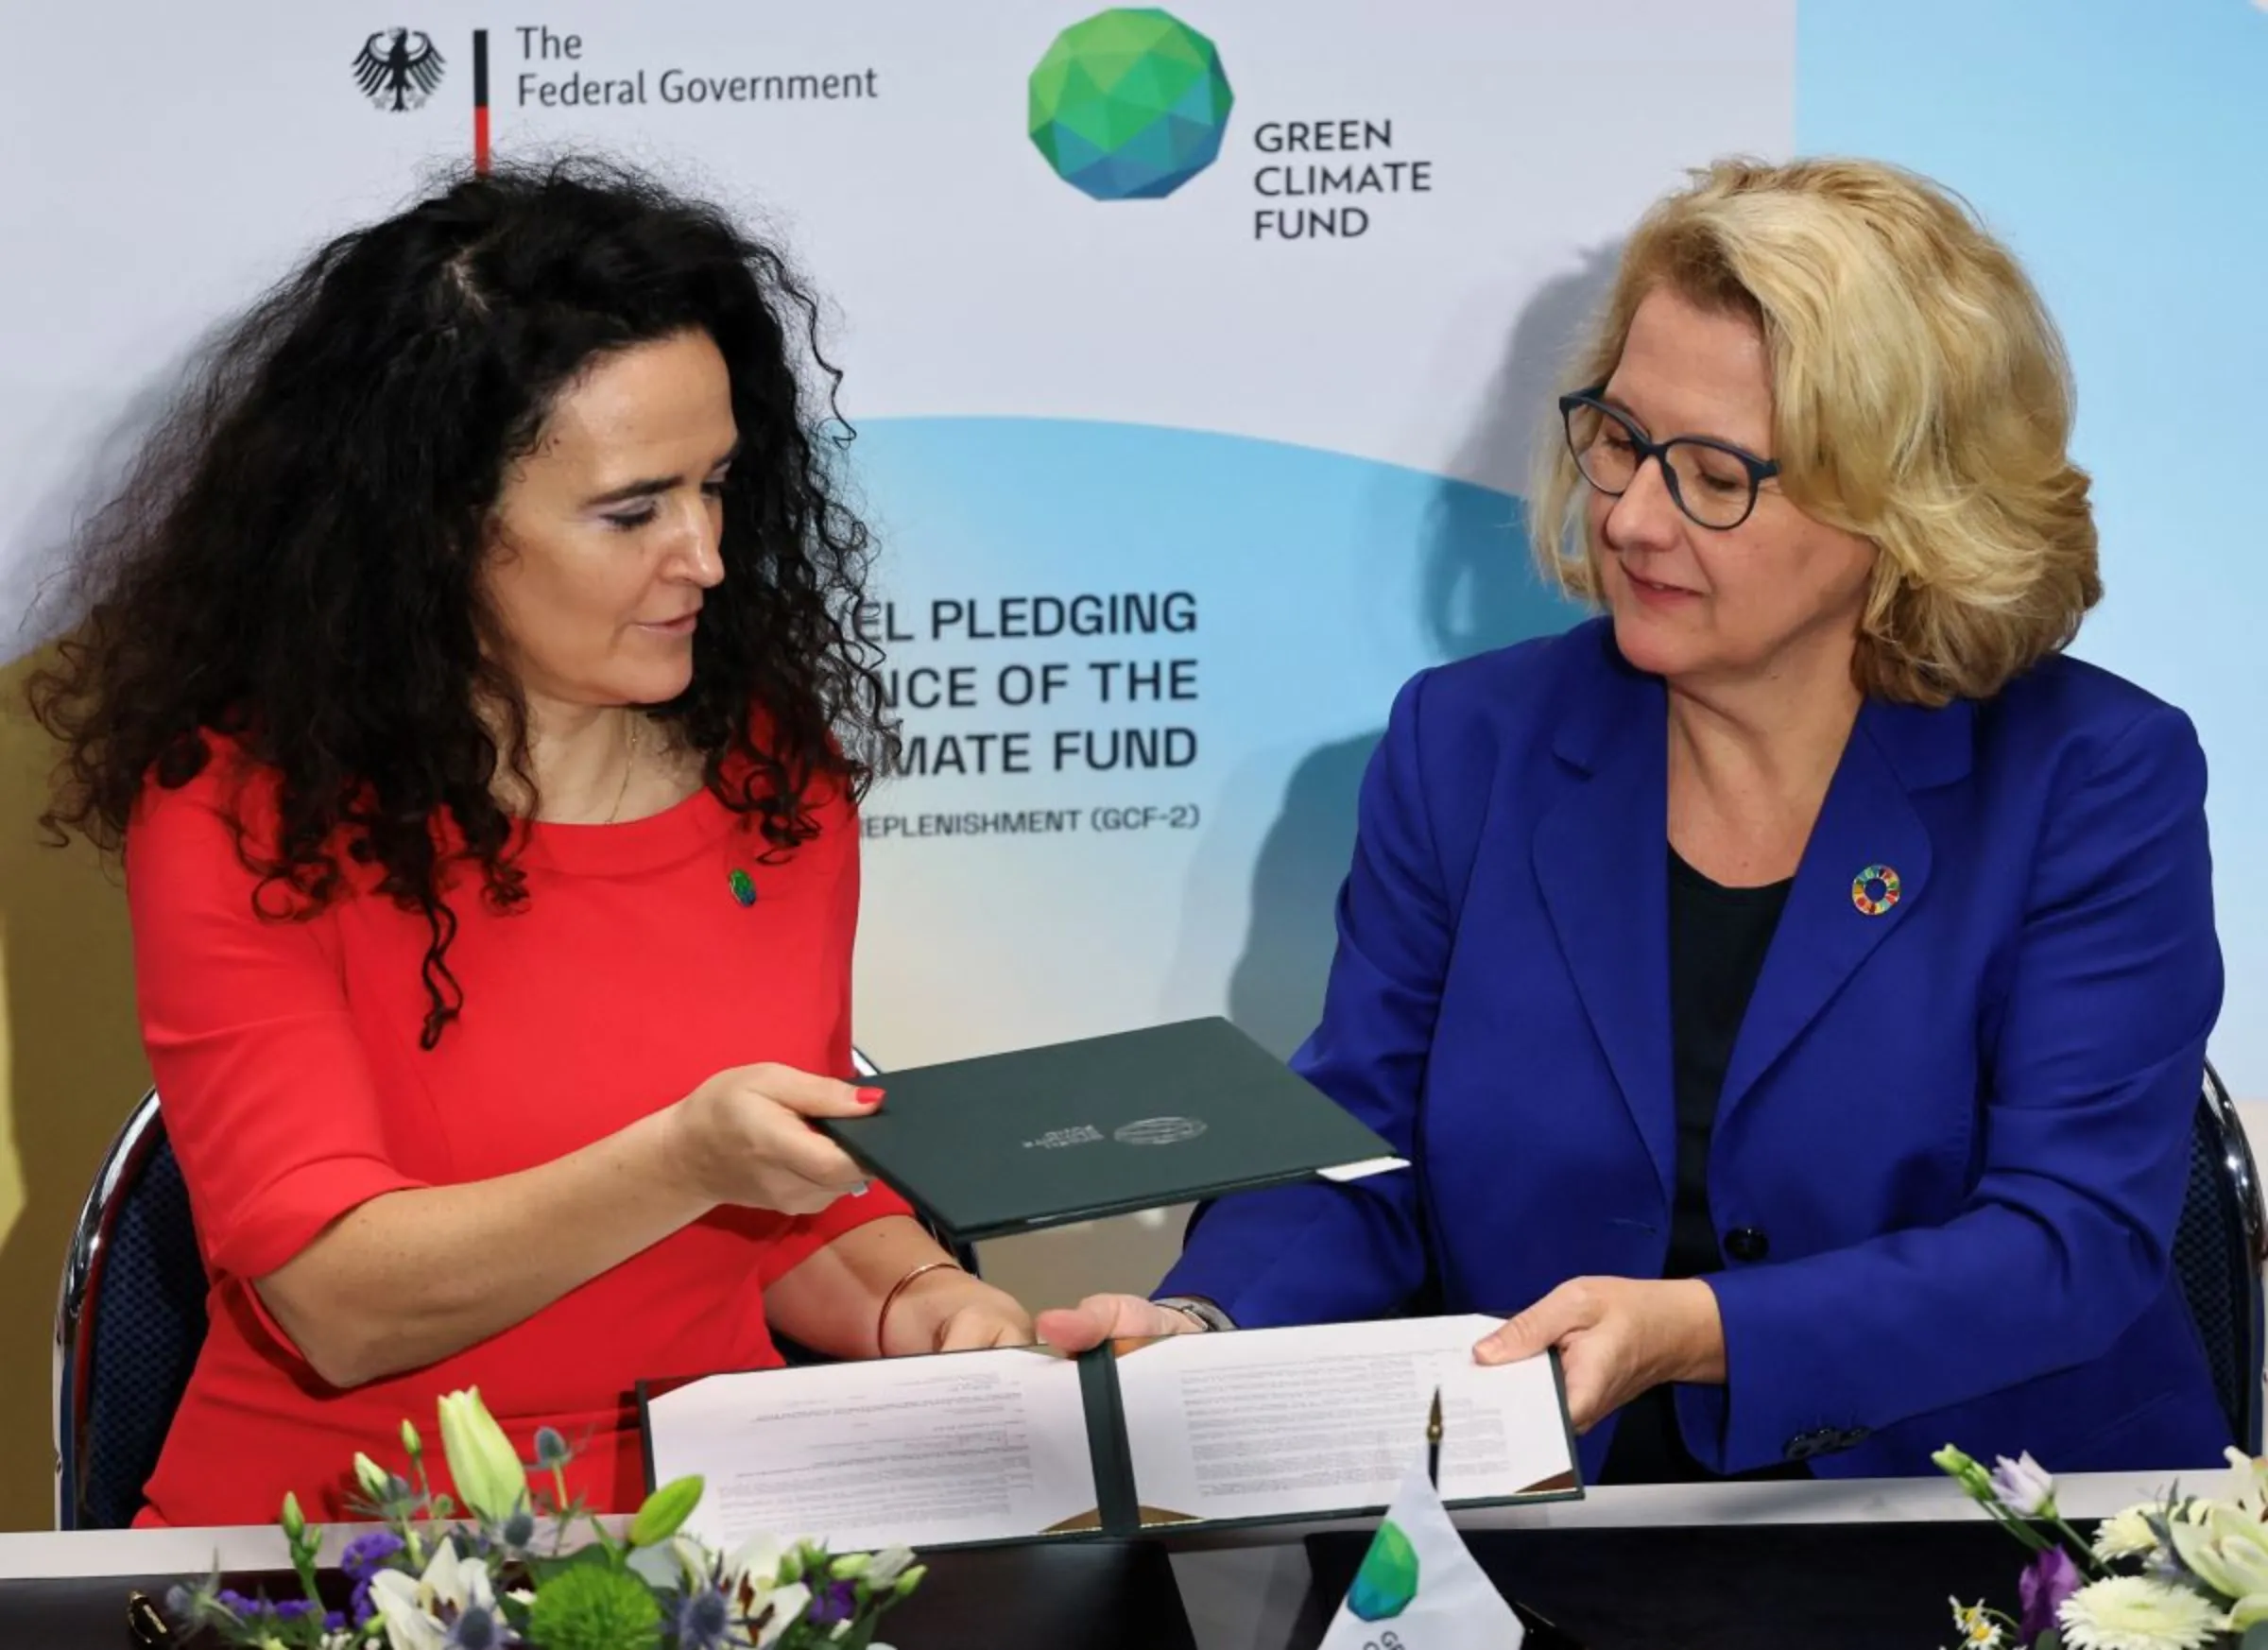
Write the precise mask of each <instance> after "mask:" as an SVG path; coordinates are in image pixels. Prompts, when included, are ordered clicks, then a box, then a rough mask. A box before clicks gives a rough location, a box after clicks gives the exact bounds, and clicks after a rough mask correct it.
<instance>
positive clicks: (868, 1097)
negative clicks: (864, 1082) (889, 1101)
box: [858, 1089, 882, 1106]
mask: <svg viewBox="0 0 2268 1650" xmlns="http://www.w3.org/2000/svg"><path fill="white" fill-rule="evenodd" d="M858 1103H859V1104H860V1105H861V1106H879V1105H881V1104H882V1091H881V1090H880V1089H861V1090H860V1091H858Z"/></svg>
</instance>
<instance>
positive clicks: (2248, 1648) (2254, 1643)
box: [2237, 1622, 2268, 1650]
mask: <svg viewBox="0 0 2268 1650" xmlns="http://www.w3.org/2000/svg"><path fill="white" fill-rule="evenodd" d="M2237 1650H2268V1622H2257V1623H2255V1624H2253V1625H2251V1626H2249V1627H2247V1628H2245V1629H2244V1637H2243V1638H2242V1639H2240V1640H2238V1641H2237Z"/></svg>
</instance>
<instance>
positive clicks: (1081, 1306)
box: [1034, 1295, 1205, 1352]
mask: <svg viewBox="0 0 2268 1650" xmlns="http://www.w3.org/2000/svg"><path fill="white" fill-rule="evenodd" d="M1034 1327H1035V1328H1036V1329H1038V1331H1039V1332H1040V1339H1041V1340H1043V1341H1045V1342H1046V1343H1047V1344H1048V1345H1049V1346H1051V1347H1053V1348H1055V1349H1056V1350H1057V1351H1058V1352H1084V1351H1086V1350H1087V1349H1089V1348H1091V1347H1099V1346H1101V1345H1102V1344H1103V1343H1104V1342H1105V1341H1118V1340H1138V1341H1139V1340H1155V1339H1156V1338H1157V1337H1158V1336H1160V1335H1198V1334H1203V1333H1204V1332H1205V1326H1204V1325H1203V1324H1201V1323H1199V1322H1198V1321H1197V1320H1196V1319H1195V1318H1194V1317H1192V1316H1190V1315H1189V1314H1188V1313H1186V1312H1176V1311H1175V1310H1174V1309H1173V1308H1172V1307H1170V1306H1160V1305H1159V1304H1158V1303H1157V1302H1156V1301H1154V1300H1144V1299H1143V1298H1142V1297H1141V1296H1139V1295H1090V1296H1089V1297H1088V1298H1086V1299H1084V1300H1082V1301H1080V1302H1079V1303H1078V1305H1076V1306H1058V1307H1056V1308H1054V1309H1052V1310H1051V1311H1047V1312H1043V1313H1041V1314H1040V1316H1039V1317H1038V1319H1037V1320H1035V1323H1034Z"/></svg>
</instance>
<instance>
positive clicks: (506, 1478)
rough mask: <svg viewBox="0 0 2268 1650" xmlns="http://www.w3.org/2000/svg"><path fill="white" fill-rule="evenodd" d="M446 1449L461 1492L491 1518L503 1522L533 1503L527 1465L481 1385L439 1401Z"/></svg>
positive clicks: (451, 1473)
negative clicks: (484, 1399) (483, 1398)
mask: <svg viewBox="0 0 2268 1650" xmlns="http://www.w3.org/2000/svg"><path fill="white" fill-rule="evenodd" d="M440 1418H441V1453H442V1454H443V1455H444V1456H445V1457H447V1459H448V1462H449V1476H450V1477H451V1478H453V1479H455V1481H456V1492H457V1495H458V1496H459V1497H460V1498H461V1499H462V1500H463V1501H464V1504H466V1505H467V1506H469V1507H471V1508H472V1511H473V1512H474V1513H476V1514H478V1515H479V1516H480V1517H481V1518H483V1519H485V1520H487V1521H489V1522H490V1523H492V1524H500V1523H502V1522H504V1521H505V1520H507V1519H508V1518H510V1517H511V1516H512V1514H513V1513H514V1512H515V1511H517V1510H518V1509H520V1508H522V1507H524V1506H526V1505H527V1504H528V1497H527V1469H526V1468H525V1467H524V1466H522V1465H521V1462H520V1453H519V1452H518V1451H517V1450H515V1449H513V1448H512V1440H511V1439H510V1438H509V1437H507V1436H506V1435H505V1431H504V1428H503V1427H501V1426H499V1425H498V1424H497V1423H496V1418H495V1417H494V1416H492V1415H490V1413H489V1406H488V1405H487V1404H485V1403H483V1402H482V1401H481V1399H480V1388H479V1387H477V1386H473V1387H468V1388H467V1389H466V1390H464V1391H462V1392H451V1393H448V1394H445V1395H444V1396H443V1397H442V1399H441V1401H440Z"/></svg>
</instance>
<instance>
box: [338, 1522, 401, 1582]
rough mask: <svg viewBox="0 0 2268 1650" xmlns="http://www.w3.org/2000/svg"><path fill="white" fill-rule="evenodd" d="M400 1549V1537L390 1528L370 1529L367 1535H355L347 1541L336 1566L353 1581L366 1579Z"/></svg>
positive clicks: (382, 1567) (383, 1565)
mask: <svg viewBox="0 0 2268 1650" xmlns="http://www.w3.org/2000/svg"><path fill="white" fill-rule="evenodd" d="M401 1551H402V1538H401V1537H399V1536H397V1535H395V1534H394V1532H393V1531H391V1530H372V1531H371V1532H370V1533H369V1535H367V1536H357V1537H355V1538H353V1539H352V1541H349V1542H348V1543H347V1549H346V1551H345V1552H343V1553H341V1554H340V1555H338V1567H339V1568H340V1569H341V1570H343V1571H345V1572H346V1573H347V1575H348V1578H349V1579H350V1580H353V1581H368V1580H369V1578H370V1577H371V1576H373V1575H375V1574H377V1573H378V1572H379V1571H380V1570H382V1569H384V1568H385V1567H386V1561H387V1559H388V1558H391V1557H392V1556H393V1555H395V1554H397V1553H399V1552H401Z"/></svg>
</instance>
